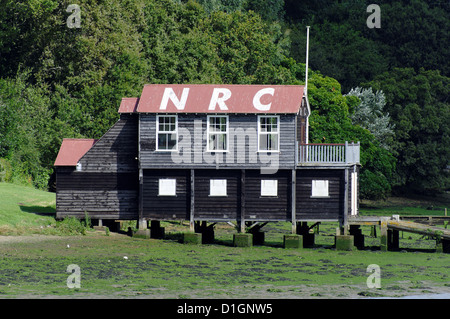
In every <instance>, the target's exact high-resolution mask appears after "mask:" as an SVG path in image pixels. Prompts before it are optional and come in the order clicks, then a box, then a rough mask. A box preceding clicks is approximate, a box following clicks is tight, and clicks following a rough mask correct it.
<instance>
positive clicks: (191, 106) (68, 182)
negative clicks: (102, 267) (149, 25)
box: [55, 84, 360, 235]
mask: <svg viewBox="0 0 450 319" xmlns="http://www.w3.org/2000/svg"><path fill="white" fill-rule="evenodd" d="M119 113H120V118H119V120H118V121H117V122H116V123H115V124H114V125H113V126H112V127H111V128H110V129H109V130H108V131H107V132H106V133H105V134H104V135H103V136H102V137H101V138H100V139H98V140H93V139H64V140H63V142H62V145H61V148H60V150H59V153H58V156H57V158H56V161H55V169H56V216H57V218H59V219H62V218H65V217H68V216H75V217H78V218H81V219H82V218H85V214H88V215H89V217H90V218H91V219H92V220H100V221H101V222H102V223H103V224H105V223H107V222H108V221H114V220H137V221H138V222H139V227H140V228H145V229H146V228H147V227H148V225H149V222H150V224H151V225H152V227H153V226H154V227H155V229H156V227H157V225H158V222H159V221H162V220H188V221H189V222H190V225H191V230H193V231H194V230H195V231H205V229H208V226H207V223H212V225H214V223H217V222H234V223H237V227H238V229H239V230H240V231H241V232H244V230H245V227H246V226H247V227H250V228H251V227H252V226H258V225H260V226H261V225H263V224H264V223H267V222H272V221H288V222H291V223H292V232H293V233H294V234H296V233H297V234H305V235H306V234H307V230H308V226H307V223H308V222H309V223H315V222H322V221H339V222H340V225H341V228H345V226H346V225H347V224H348V223H347V220H348V218H349V217H350V216H355V215H357V214H358V180H359V178H358V173H359V154H360V149H359V148H360V146H359V143H348V142H345V141H343V143H342V144H310V143H308V118H309V115H310V114H311V110H310V106H309V102H308V97H307V95H306V94H305V87H304V86H299V85H211V84H196V85H184V84H173V85H169V84H149V85H145V86H144V88H143V91H142V94H141V96H140V98H123V99H122V102H121V104H120V107H119ZM201 226H202V227H201ZM254 229H258V227H254Z"/></svg>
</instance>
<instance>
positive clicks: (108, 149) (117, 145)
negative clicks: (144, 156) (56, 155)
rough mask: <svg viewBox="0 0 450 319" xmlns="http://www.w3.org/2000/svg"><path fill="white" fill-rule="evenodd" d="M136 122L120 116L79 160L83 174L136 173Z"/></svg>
mask: <svg viewBox="0 0 450 319" xmlns="http://www.w3.org/2000/svg"><path fill="white" fill-rule="evenodd" d="M137 158H138V122H137V118H136V116H130V115H125V114H122V115H121V118H120V119H119V121H117V122H116V124H114V125H113V127H111V128H110V129H109V131H108V132H106V133H105V135H103V137H102V138H101V139H100V140H98V142H97V143H95V145H94V146H93V147H92V148H91V149H90V150H89V151H88V152H87V153H86V154H85V155H84V156H83V157H82V158H81V159H80V163H81V165H82V170H83V172H108V171H109V172H137V171H138V160H137Z"/></svg>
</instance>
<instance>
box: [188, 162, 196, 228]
mask: <svg viewBox="0 0 450 319" xmlns="http://www.w3.org/2000/svg"><path fill="white" fill-rule="evenodd" d="M194 204H195V173H194V170H193V169H191V206H190V208H189V229H190V231H191V232H194V231H195V225H194V207H195V205H194Z"/></svg>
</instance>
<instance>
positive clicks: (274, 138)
mask: <svg viewBox="0 0 450 319" xmlns="http://www.w3.org/2000/svg"><path fill="white" fill-rule="evenodd" d="M279 151H280V117H279V116H278V115H277V116H267V115H259V116H258V152H279Z"/></svg>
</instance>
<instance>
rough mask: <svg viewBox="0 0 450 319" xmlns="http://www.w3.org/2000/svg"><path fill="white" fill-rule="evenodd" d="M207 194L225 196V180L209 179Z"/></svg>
mask: <svg viewBox="0 0 450 319" xmlns="http://www.w3.org/2000/svg"><path fill="white" fill-rule="evenodd" d="M209 196H227V180H226V179H211V180H209Z"/></svg>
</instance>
